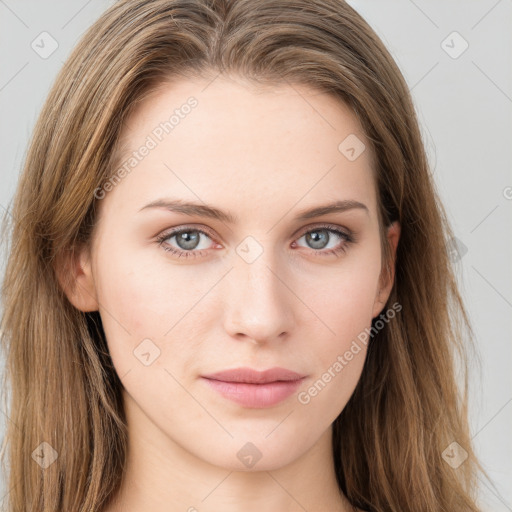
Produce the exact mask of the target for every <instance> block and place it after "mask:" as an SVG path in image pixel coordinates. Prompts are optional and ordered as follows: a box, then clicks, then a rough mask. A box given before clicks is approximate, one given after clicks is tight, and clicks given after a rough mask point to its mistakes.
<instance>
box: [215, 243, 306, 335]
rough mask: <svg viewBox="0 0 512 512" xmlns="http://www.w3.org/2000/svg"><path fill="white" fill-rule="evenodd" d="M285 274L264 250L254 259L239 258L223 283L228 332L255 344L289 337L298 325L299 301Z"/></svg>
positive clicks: (225, 323) (225, 318) (225, 325)
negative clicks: (296, 318) (297, 311)
mask: <svg viewBox="0 0 512 512" xmlns="http://www.w3.org/2000/svg"><path fill="white" fill-rule="evenodd" d="M286 276H287V274H286V273H285V272H284V271H283V269H282V265H281V266H279V265H278V264H277V262H276V260H275V259H274V258H272V257H270V255H269V256H268V257H267V255H266V253H265V252H264V253H263V254H262V255H261V256H260V257H259V258H258V259H257V260H256V261H253V262H252V263H248V262H246V261H244V260H242V259H238V260H237V261H236V262H235V264H234V268H233V270H232V271H231V272H230V273H229V275H228V276H227V279H226V280H225V283H224V287H225V289H224V290H223V297H224V300H223V303H224V304H223V305H224V307H223V311H224V328H225V330H226V332H227V333H228V334H229V335H230V336H232V337H234V338H237V339H240V340H244V339H245V340H248V341H252V342H253V343H255V344H266V343H271V342H273V341H283V340H284V339H286V338H287V337H288V336H289V335H290V333H291V332H292V329H293V328H294V325H295V315H294V308H297V307H299V305H300V301H299V300H298V299H297V298H296V297H295V296H294V294H293V292H292V291H291V290H290V288H289V287H288V286H287V283H286Z"/></svg>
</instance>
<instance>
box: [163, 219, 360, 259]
mask: <svg viewBox="0 0 512 512" xmlns="http://www.w3.org/2000/svg"><path fill="white" fill-rule="evenodd" d="M320 230H327V231H329V232H331V233H334V234H336V235H338V236H339V237H340V238H341V239H342V240H343V243H342V245H340V246H338V247H337V248H335V249H327V250H314V249H311V251H313V252H314V253H317V254H318V255H319V256H331V255H340V254H344V253H345V252H346V251H347V249H348V246H349V245H350V244H352V243H355V241H356V240H355V236H354V234H353V233H345V232H344V231H341V230H340V229H339V228H337V227H336V226H333V225H331V224H322V225H319V226H315V227H314V228H312V229H309V230H308V231H305V232H304V233H302V234H301V235H300V236H299V238H302V237H303V236H304V235H307V234H309V233H313V232H315V231H320ZM192 231H195V232H197V233H202V234H204V235H206V236H208V237H209V238H212V235H211V234H210V233H209V232H208V231H205V230H203V229H199V228H192V227H184V228H180V229H176V230H174V231H170V232H167V233H163V234H161V235H159V236H158V237H157V242H158V245H159V246H160V247H161V248H162V249H163V250H164V251H167V252H170V253H171V254H174V255H175V256H178V257H179V258H181V257H182V256H183V257H185V258H197V257H200V256H202V255H203V254H202V253H203V252H205V251H201V250H200V251H197V250H190V251H182V250H179V249H176V248H174V247H170V246H165V245H164V242H165V241H166V240H168V239H169V238H172V237H173V236H176V235H179V234H181V233H187V232H192ZM206 252H207V251H206Z"/></svg>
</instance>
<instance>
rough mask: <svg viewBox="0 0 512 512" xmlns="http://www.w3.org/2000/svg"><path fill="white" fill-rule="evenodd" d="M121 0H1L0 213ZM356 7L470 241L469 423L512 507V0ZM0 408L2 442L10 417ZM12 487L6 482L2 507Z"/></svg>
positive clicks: (488, 494)
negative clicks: (65, 80)
mask: <svg viewBox="0 0 512 512" xmlns="http://www.w3.org/2000/svg"><path fill="white" fill-rule="evenodd" d="M112 3H113V2H112V1H108V0H89V1H86V0H67V1H64V0H58V1H56V0H53V1H49V0H18V1H16V0H0V109H1V115H0V144H1V147H0V149H1V155H2V158H1V168H0V178H1V190H0V212H1V210H2V209H9V206H10V201H11V198H12V196H13V193H14V190H15V185H16V181H17V178H18V173H19V170H20V168H21V165H22V161H23V158H24V155H25V151H26V149H27V142H28V139H29V136H30V133H31V131H32V128H33V125H34V122H35V120H36V118H37V115H38V112H39V110H40V108H41V106H42V103H43V101H44V99H45V97H46V95H47V93H48V91H49V88H50V86H51V84H52V82H53V80H54V78H55V75H56V73H57V71H58V70H59V69H60V67H61V66H62V64H63V61H64V60H65V58H66V57H67V55H68V54H69V52H70V50H71V48H72V47H73V45H74V44H75V43H76V42H77V41H78V39H79V37H80V36H81V35H82V33H83V32H84V30H86V29H87V28H88V27H89V26H90V25H91V24H92V23H93V21H94V20H95V19H96V18H97V17H98V16H99V15H100V14H101V13H102V12H103V11H104V10H105V9H106V8H107V7H108V6H109V5H111V4H112ZM349 3H350V4H351V5H352V6H353V7H355V8H356V9H357V10H358V11H359V12H360V13H361V14H362V15H363V17H365V19H366V20H367V21H368V22H369V23H370V24H371V25H372V26H373V28H374V29H375V30H376V31H377V33H378V34H379V36H380V37H381V38H382V39H383V40H384V43H385V44H386V45H387V47H388V48H389V49H390V51H391V52H392V54H393V56H394V57H395V59H396V60H397V62H398V64H399V66H400V68H401V69H402V72H403V73H404V76H405V78H406V80H407V82H408V84H409V86H410V87H411V88H412V93H413V97H414V101H415V103H416V106H417V110H418V113H419V118H420V122H421V125H422V131H423V134H424V139H425V143H426V146H427V150H428V153H429V157H430V160H431V164H432V168H433V173H434V177H435V180H436V183H437V186H438V188H439V192H440V194H441V198H442V200H443V201H444V204H445V206H446V208H447V210H448V213H449V215H450V220H451V222H452V225H453V228H454V231H455V234H456V237H457V239H458V240H459V243H460V244H463V245H461V246H460V247H465V248H467V252H466V253H465V254H463V256H462V258H461V259H460V260H459V262H458V264H457V265H458V270H459V280H460V285H461V291H462V292H463V294H464V297H465V300H466V304H467V306H468V309H469V312H470V315H471V318H472V322H473V326H474V329H475V332H476V334H477V341H478V345H479V350H480V354H481V358H482V362H483V372H482V375H481V379H480V377H479V375H478V373H477V372H476V371H475V372H474V373H473V377H472V388H471V391H472V392H473V394H472V404H471V429H472V435H473V440H474V442H475V446H476V449H477V453H478V455H479V456H480V458H481V460H482V462H483V464H484V467H485V468H486V470H487V471H488V472H489V474H490V476H491V478H492V479H493V481H494V483H495V485H496V488H491V487H490V486H489V484H488V483H483V484H482V495H483V498H482V508H483V509H484V510H488V511H493V512H501V511H512V469H511V467H512V462H511V461H512V443H511V441H510V432H511V431H512V429H511V427H512V403H511V401H512V385H511V384H512V372H511V371H510V367H511V363H512V357H511V356H512V343H511V341H512V340H511V330H512V329H511V321H510V319H511V318H512V286H511V284H512V279H511V264H510V262H511V261H512V240H511V236H510V234H511V233H512V229H511V227H512V226H511V224H512V222H511V209H512V174H511V163H512V155H511V152H512V151H511V147H512V139H511V134H512V116H511V114H512V71H511V69H512V66H511V63H512V30H511V27H510V22H511V20H512V1H511V0H499V1H497V0H479V1H476V0H458V1H455V0H451V1H446V0H414V1H413V0H394V1H391V0H386V1H383V0H350V1H349ZM42 32H48V33H49V34H51V37H52V38H54V39H55V40H56V41H57V43H58V48H57V49H56V50H55V51H54V53H52V54H51V55H50V56H48V57H47V58H42V57H41V56H40V55H39V54H38V53H36V51H34V49H33V48H32V47H31V44H32V42H33V41H35V43H34V44H37V43H38V42H39V43H38V44H39V47H40V48H41V49H40V51H41V52H42V51H43V48H42V46H43V43H41V42H40V41H41V38H47V39H45V45H44V48H45V49H46V50H44V51H48V50H49V49H51V46H50V44H51V41H50V40H49V39H48V36H45V35H43V36H41V35H40V34H41V33H42ZM453 32H457V33H458V34H453ZM443 41H444V42H443ZM466 44H467V45H468V48H467V49H466V50H465V51H464V52H462V50H463V49H464V48H465V46H466ZM461 52H462V53H461ZM459 54H460V55H459ZM461 254H462V253H461ZM4 264H5V261H0V265H1V269H2V270H3V266H4ZM2 273H3V272H2ZM475 368H476V366H475ZM1 412H2V414H0V421H1V422H2V424H1V425H0V436H1V437H2V438H3V431H4V430H3V429H4V428H5V422H6V421H9V420H8V418H7V416H6V411H3V410H2V411H1ZM34 448H35V447H34ZM7 492H8V489H5V483H4V481H3V480H1V481H0V503H1V502H2V497H3V496H5V494H6V493H7Z"/></svg>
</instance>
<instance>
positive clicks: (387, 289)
mask: <svg viewBox="0 0 512 512" xmlns="http://www.w3.org/2000/svg"><path fill="white" fill-rule="evenodd" d="M399 238H400V223H399V222H398V221H395V222H393V223H392V224H391V225H390V226H389V227H388V228H387V243H388V245H389V248H390V251H391V262H390V264H389V266H387V268H385V269H383V270H382V272H381V275H380V279H379V288H378V291H377V294H376V297H375V301H374V303H373V312H372V318H375V317H376V316H377V315H379V314H380V313H381V311H382V309H383V308H384V305H385V304H386V302H387V300H388V298H389V295H390V293H391V289H392V288H393V283H394V281H395V261H396V248H397V246H398V240H399Z"/></svg>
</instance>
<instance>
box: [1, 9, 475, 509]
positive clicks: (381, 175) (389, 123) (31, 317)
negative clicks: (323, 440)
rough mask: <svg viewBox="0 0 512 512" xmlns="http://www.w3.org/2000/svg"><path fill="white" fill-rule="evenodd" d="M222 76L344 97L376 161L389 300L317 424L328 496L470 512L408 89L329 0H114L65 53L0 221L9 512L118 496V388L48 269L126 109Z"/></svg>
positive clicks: (362, 28) (451, 332) (71, 233)
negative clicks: (335, 402) (391, 236)
mask: <svg viewBox="0 0 512 512" xmlns="http://www.w3.org/2000/svg"><path fill="white" fill-rule="evenodd" d="M219 73H225V74H237V75H240V76H243V77H245V78H247V79H249V80H252V81H254V83H266V84H281V83H289V84H303V85H307V86H310V87H312V88H314V89H316V90H319V91H322V92H327V93H330V94H332V95H334V96H335V97H336V98H338V99H339V100H340V101H343V102H345V103H346V104H347V105H349V106H350V107H351V109H352V110H353V112H354V113H355V115H357V117H358V119H359V120H360V122H361V123H362V126H363V128H364V130H365V133H366V135H367V138H368V140H369V141H370V143H371V146H372V150H373V152H374V155H375V169H374V171H375V179H376V182H377V185H378V204H379V216H380V222H381V226H380V228H381V240H382V250H383V255H384V257H383V266H384V265H386V267H387V268H389V265H390V252H389V247H388V246H387V244H386V243H385V242H384V241H385V237H384V229H385V227H386V226H388V225H389V224H390V223H391V222H392V221H394V220H398V221H399V222H400V224H401V238H400V241H399V244H398V248H397V254H396V275H395V282H394V285H393V289H392V292H391V295H390V297H389V300H388V302H389V304H393V303H399V304H400V305H401V306H402V309H401V311H400V313H399V314H398V315H396V318H394V319H393V321H390V322H387V323H386V325H385V326H384V327H383V328H381V329H378V332H377V333H376V334H375V336H373V337H372V339H371V341H370V343H369V346H368V353H367V360H366V363H365V367H364V370H363V373H362V376H361V379H360V381H359V383H358V385H357V388H356V390H355V392H354V394H353V395H352V397H351V399H350V401H349V403H348V404H347V406H346V407H345V408H344V410H343V411H342V413H341V414H340V415H339V417H338V418H337V419H336V420H335V422H334V426H333V448H334V460H335V470H336V475H337V479H338V483H339V486H340V489H341V490H342V491H343V493H344V494H345V495H346V496H347V498H348V499H349V501H350V502H351V503H352V504H354V505H355V506H358V507H360V508H362V509H365V510H368V511H397V512H398V511H400V512H406V511H410V512H419V511H425V512H426V511H431V512H434V511H435V512H439V511H441V510H444V511H450V512H457V511H465V512H467V511H477V510H478V508H477V505H476V496H475V492H476V489H477V480H478V476H479V471H480V470H481V466H480V464H479V463H478V461H477V459H476V457H475V454H474V452H473V450H472V447H471V440H470V435H469V428H468V421H467V385H468V378H467V371H465V372H464V373H463V378H462V380H461V384H459V383H458V382H457V375H458V374H457V372H456V370H458V369H460V370H465V369H467V367H468V350H467V349H468V347H469V346H470V345H469V344H470V343H473V342H472V330H471V327H470V323H469V320H468V317H467V314H466V311H465V309H464V305H463V303H462V300H461V297H460V295H459V292H458V289H457V284H456V279H455V276H454V272H455V270H454V268H453V265H452V262H451V259H450V241H451V240H452V238H453V233H452V231H451V228H450V226H449V222H448V220H447V216H446V213H445V211H444V209H443V207H442V205H441V203H440V201H439V196H438V193H437V191H436V189H435V185H434V183H433V178H432V175H431V173H430V171H429V167H428V162H427V158H426V155H425V150H424V146H423V142H422V138H421V134H420V130H419V127H418V121H417V118H416V114H415V110H414V106H413V103H412V101H411V97H410V93H409V91H408V88H407V85H406V83H405V81H404V79H403V77H402V75H401V73H400V71H399V69H398V67H397V65H396V64H395V62H394V61H393V59H392V58H391V56H390V55H389V53H388V51H387V50H386V49H385V47H384V45H383V44H382V42H381V41H380V40H379V38H378V37H377V35H376V34H375V32H374V31H373V30H372V29H371V28H370V27H369V25H368V24H367V23H366V22H365V21H364V20H363V19H362V18H361V17H360V15H358V14H357V13H356V12H355V11H354V10H353V9H352V8H351V7H350V6H349V5H347V4H346V3H344V2H343V1H342V0H236V1H235V0H195V1H191V0H121V1H119V2H116V3H115V4H114V5H113V6H112V7H111V8H110V9H109V10H108V11H107V12H105V13H104V14H103V15H102V16H101V17H100V18H99V19H98V21H97V22H96V23H95V24H94V25H93V26H92V27H91V28H90V29H89V30H88V31H87V32H86V34H85V35H84V36H83V38H82V39H81V41H80V42H79V44H78V45H77V47H76V48H75V49H74V51H73V53H72V54H71V56H70V57H69V58H68V59H67V61H66V63H65V65H64V67H63V69H62V70H61V71H60V73H59V75H58V76H57V78H56V80H55V84H54V86H53V88H52V90H51V92H50V94H49V96H48V99H47V101H46V103H45V105H44V108H43V109H42V112H41V114H40V117H39V119H38V122H37V124H36V126H35V130H34V133H33V138H32V142H31V144H30V147H29V150H28V153H27V156H26V160H25V165H24V169H23V172H22V175H21V178H20V181H19V185H18V189H17V192H16V195H15V198H14V203H13V206H12V211H11V215H12V219H9V218H6V219H5V220H6V221H7V225H8V226H7V227H5V229H6V230H7V229H9V231H10V232H9V239H10V246H9V249H8V251H9V255H8V261H7V267H6V274H5V279H4V285H3V303H4V315H3V318H2V347H3V350H4V351H5V355H6V361H7V365H6V374H5V377H6V378H7V379H8V381H9V383H10V387H11V399H10V405H9V408H8V414H9V421H8V422H7V435H6V438H5V445H4V447H5V446H8V448H9V450H8V457H9V464H10V467H9V471H8V480H7V484H8V489H10V494H9V496H8V500H9V509H8V510H9V511H29V510H30V511H34V510H38V511H45V512H50V511H51V512H57V511H59V512H60V511H62V512H69V511H79V512H86V511H87V512H89V511H91V510H100V509H101V508H102V507H103V506H104V505H105V504H106V503H107V502H108V501H109V499H110V498H111V497H112V496H113V494H114V493H115V491H116V490H117V489H118V488H119V485H120V480H121V477H122V471H123V465H124V462H125V455H126V448H127V430H126V423H125V417H124V413H123V406H122V400H121V393H120V390H121V382H120V380H119V378H118V376H117V374H116V372H115V370H114V368H113V365H112V361H111V359H110V357H109V354H108V349H107V344H106V340H105V335H104V332H103V330H102V326H101V319H100V317H99V314H98V313H97V312H93V313H83V312H81V311H78V310H77V309H76V308H74V307H73V306H72V305H71V304H70V302H69V301H68V300H67V298H66V295H65V294H64V292H63V291H62V287H61V286H60V285H59V281H58V279H57V275H58V273H57V269H58V267H59V265H63V264H64V263H63V262H64V261H67V260H66V257H69V256H70V255H73V253H74V252H75V251H76V250H77V249H78V248H79V247H80V246H81V245H82V244H87V243H89V241H90V237H91V230H92V228H93V226H94V223H95V220H96V204H97V198H96V197H95V190H97V189H98V187H101V185H102V184H103V183H104V182H105V180H107V179H108V177H109V176H111V175H112V172H113V171H114V170H115V157H116V151H117V149H118V141H119V134H120V132H121V128H122V126H123V121H124V120H125V119H126V118H127V116H128V115H129V114H130V112H132V111H133V108H134V106H135V105H136V104H137V103H138V102H140V100H141V99H142V98H143V97H145V96H146V95H147V94H150V93H151V91H152V90H154V89H155V87H157V86H159V85H161V84H162V83H165V82H166V81H167V82H169V81H171V80H175V79H179V78H180V77H193V76H197V77H202V78H208V79H214V78H215V77H216V76H217V75H218V74H219ZM340 142H341V141H340ZM61 270H62V269H61ZM471 346H472V345H471ZM4 389H5V386H4ZM453 442H456V443H458V445H459V446H460V447H462V449H463V450H465V453H467V455H468V457H467V459H466V460H465V461H464V462H463V463H462V464H461V465H460V466H459V467H457V468H454V467H452V466H451V465H449V464H448V463H447V462H446V461H445V459H444V458H443V455H442V454H443V451H444V450H445V449H446V448H447V447H449V445H450V444H451V443H453ZM42 443H47V444H42ZM36 462H38V463H36ZM4 464H5V462H4Z"/></svg>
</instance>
